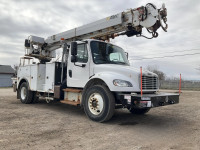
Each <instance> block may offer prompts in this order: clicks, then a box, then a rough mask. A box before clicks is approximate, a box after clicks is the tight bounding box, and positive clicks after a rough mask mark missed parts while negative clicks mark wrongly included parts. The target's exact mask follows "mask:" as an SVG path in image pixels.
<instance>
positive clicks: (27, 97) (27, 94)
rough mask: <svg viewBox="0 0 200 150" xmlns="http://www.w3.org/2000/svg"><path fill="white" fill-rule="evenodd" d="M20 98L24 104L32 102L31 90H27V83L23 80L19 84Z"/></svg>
mask: <svg viewBox="0 0 200 150" xmlns="http://www.w3.org/2000/svg"><path fill="white" fill-rule="evenodd" d="M19 94H20V100H21V102H22V103H24V104H30V103H32V102H33V92H32V91H29V89H28V83H26V82H23V83H22V84H21V86H20V93H19Z"/></svg>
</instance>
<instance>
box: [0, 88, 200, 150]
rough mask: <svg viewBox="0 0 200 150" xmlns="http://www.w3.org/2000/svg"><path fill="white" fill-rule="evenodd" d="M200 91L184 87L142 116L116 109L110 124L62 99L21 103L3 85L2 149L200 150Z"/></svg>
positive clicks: (0, 109)
mask: <svg viewBox="0 0 200 150" xmlns="http://www.w3.org/2000/svg"><path fill="white" fill-rule="evenodd" d="M199 96H200V92H199V91H183V93H182V95H181V98H180V103H179V104H176V105H173V106H164V107H159V108H153V109H151V110H150V112H149V113H148V114H146V115H143V116H136V115H132V114H130V113H129V112H128V111H127V110H126V109H118V110H116V111H115V115H114V117H113V118H112V119H111V120H110V121H109V122H107V123H96V122H93V121H91V120H89V119H88V118H87V117H86V115H85V114H84V111H83V110H82V109H80V108H78V107H75V106H69V105H65V104H61V103H59V102H54V103H49V104H47V103H46V102H45V101H40V102H39V103H37V104H22V103H21V102H20V101H19V100H17V99H16V93H14V92H12V89H11V88H5V89H2V88H0V149H14V150H18V149H19V150H21V149H32V150H36V149H43V150H46V149H66V150H71V149H77V150H79V149H84V150H86V149H93V150H95V149H100V150H101V149H102V150H105V149H108V150H112V149H114V150H116V149H122V150H125V149H129V150H149V149H150V150H156V149H157V150H169V149H170V150H171V149H180V150H190V149H192V150H199V149H200V99H199Z"/></svg>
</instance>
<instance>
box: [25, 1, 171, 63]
mask: <svg viewBox="0 0 200 150" xmlns="http://www.w3.org/2000/svg"><path fill="white" fill-rule="evenodd" d="M166 16H167V9H166V8H165V5H164V4H163V5H162V8H160V9H157V8H156V6H155V5H153V4H151V3H148V4H146V6H141V7H138V8H135V9H129V10H127V11H123V12H121V13H118V14H116V15H112V16H109V17H106V18H104V19H101V20H98V21H95V22H92V23H90V24H86V25H83V26H81V27H77V28H74V29H71V30H68V31H65V32H62V33H58V34H55V35H52V36H50V37H48V38H47V39H44V38H41V37H37V36H29V38H28V39H26V40H25V48H26V56H32V57H36V58H38V59H39V60H43V61H50V60H51V58H53V57H55V53H54V52H53V51H54V50H56V49H58V48H60V47H62V45H64V43H69V42H72V41H78V40H80V41H81V40H84V39H98V40H104V41H106V40H107V41H109V39H110V38H112V39H114V38H115V37H117V36H120V35H127V36H128V37H131V36H134V35H136V36H137V37H145V38H148V39H152V38H156V37H157V36H158V33H157V32H156V31H157V29H158V28H160V27H162V29H163V30H164V31H165V32H167V27H168V25H167V24H166V22H167V18H166ZM163 23H164V24H165V26H164V25H163ZM143 28H146V29H147V31H148V32H149V33H150V34H151V37H146V36H144V35H143V34H142V29H143Z"/></svg>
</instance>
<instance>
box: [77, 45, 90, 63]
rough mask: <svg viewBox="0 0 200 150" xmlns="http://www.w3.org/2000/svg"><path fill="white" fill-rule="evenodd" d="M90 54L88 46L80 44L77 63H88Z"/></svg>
mask: <svg viewBox="0 0 200 150" xmlns="http://www.w3.org/2000/svg"><path fill="white" fill-rule="evenodd" d="M87 61H88V52H87V46H86V44H79V45H78V46H77V62H81V63H87Z"/></svg>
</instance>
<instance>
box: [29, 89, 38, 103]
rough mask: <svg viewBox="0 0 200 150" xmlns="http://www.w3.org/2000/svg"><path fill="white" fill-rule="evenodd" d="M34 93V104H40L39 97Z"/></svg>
mask: <svg viewBox="0 0 200 150" xmlns="http://www.w3.org/2000/svg"><path fill="white" fill-rule="evenodd" d="M32 93H33V98H32V102H31V103H33V104H35V103H38V102H39V97H38V96H37V95H36V92H32Z"/></svg>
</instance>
